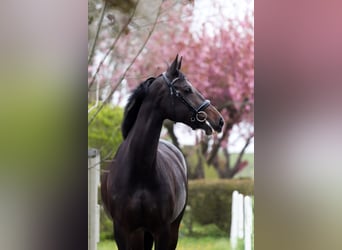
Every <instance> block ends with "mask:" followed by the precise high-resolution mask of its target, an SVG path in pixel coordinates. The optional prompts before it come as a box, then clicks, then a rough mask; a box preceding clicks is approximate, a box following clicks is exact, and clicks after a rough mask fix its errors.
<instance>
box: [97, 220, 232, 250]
mask: <svg viewBox="0 0 342 250" xmlns="http://www.w3.org/2000/svg"><path fill="white" fill-rule="evenodd" d="M230 249H231V248H230V241H229V238H228V236H227V235H226V233H225V232H223V231H222V230H219V229H218V228H217V226H216V225H214V224H210V225H206V226H202V225H199V224H197V223H194V224H193V233H192V234H191V235H190V234H189V232H188V230H187V228H186V227H185V226H184V224H183V225H181V227H180V231H179V238H178V244H177V250H230ZM98 250H117V248H116V244H115V243H114V240H104V241H101V242H100V243H99V244H98Z"/></svg>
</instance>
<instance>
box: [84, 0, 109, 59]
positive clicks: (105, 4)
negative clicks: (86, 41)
mask: <svg viewBox="0 0 342 250" xmlns="http://www.w3.org/2000/svg"><path fill="white" fill-rule="evenodd" d="M106 8H107V1H105V3H104V5H103V7H102V10H101V16H100V20H99V23H98V25H97V29H96V34H95V38H94V41H93V44H92V46H91V50H90V54H89V57H88V64H89V63H90V62H91V59H92V58H93V55H94V51H95V46H96V42H97V39H98V37H99V33H100V30H101V26H102V22H103V17H104V13H105V11H106Z"/></svg>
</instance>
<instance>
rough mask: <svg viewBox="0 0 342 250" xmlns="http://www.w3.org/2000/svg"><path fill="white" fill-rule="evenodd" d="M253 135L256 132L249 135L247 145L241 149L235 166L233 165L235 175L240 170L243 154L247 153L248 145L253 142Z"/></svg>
mask: <svg viewBox="0 0 342 250" xmlns="http://www.w3.org/2000/svg"><path fill="white" fill-rule="evenodd" d="M253 137H254V133H253V134H251V135H250V136H249V137H248V139H247V140H246V143H245V145H244V146H243V148H242V150H241V151H240V153H239V156H238V158H237V159H236V161H235V164H234V167H233V169H232V171H233V175H234V174H236V173H237V172H238V171H239V170H240V169H239V167H240V164H241V159H242V156H243V155H244V154H245V151H246V149H247V147H248V145H249V144H250V142H251V140H252V138H253Z"/></svg>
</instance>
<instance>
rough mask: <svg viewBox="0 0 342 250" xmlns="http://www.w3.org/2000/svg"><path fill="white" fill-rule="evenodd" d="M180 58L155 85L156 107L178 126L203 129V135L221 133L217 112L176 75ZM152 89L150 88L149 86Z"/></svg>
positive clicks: (187, 81) (188, 83) (182, 78)
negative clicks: (214, 132)
mask: <svg viewBox="0 0 342 250" xmlns="http://www.w3.org/2000/svg"><path fill="white" fill-rule="evenodd" d="M181 64H182V58H181V59H180V60H178V55H177V57H176V58H175V60H174V61H173V62H172V64H171V65H170V66H169V67H168V69H167V71H166V72H164V73H163V74H162V75H161V76H160V77H158V78H157V79H156V81H158V82H160V83H159V84H156V85H158V86H159V88H158V89H159V91H158V92H159V94H160V95H161V96H162V98H161V99H160V101H159V103H158V105H159V108H160V109H161V111H162V112H163V114H164V116H165V118H167V119H170V120H173V121H175V122H182V123H185V124H187V125H189V126H190V127H191V128H193V129H203V130H204V131H205V132H206V134H207V135H210V134H212V129H214V130H215V131H217V132H221V130H222V127H223V124H224V121H223V118H222V116H221V114H220V113H219V112H218V111H217V109H216V108H215V107H214V106H213V105H211V104H210V101H209V100H207V99H205V98H204V97H203V96H202V94H201V93H200V92H199V91H198V90H197V89H196V88H194V86H192V84H191V83H190V82H189V80H188V79H187V78H186V77H185V75H184V74H183V73H182V72H181V71H180V68H181ZM153 85H154V84H153Z"/></svg>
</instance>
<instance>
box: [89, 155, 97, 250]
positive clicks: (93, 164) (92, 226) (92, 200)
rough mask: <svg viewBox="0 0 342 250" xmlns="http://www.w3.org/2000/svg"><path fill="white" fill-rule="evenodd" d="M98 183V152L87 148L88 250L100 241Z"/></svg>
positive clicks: (94, 247)
mask: <svg viewBox="0 0 342 250" xmlns="http://www.w3.org/2000/svg"><path fill="white" fill-rule="evenodd" d="M99 185H100V152H99V151H98V150H96V149H88V250H96V249H97V243H98V242H99V241H100V206H99V205H98V204H97V200H98V187H99Z"/></svg>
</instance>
